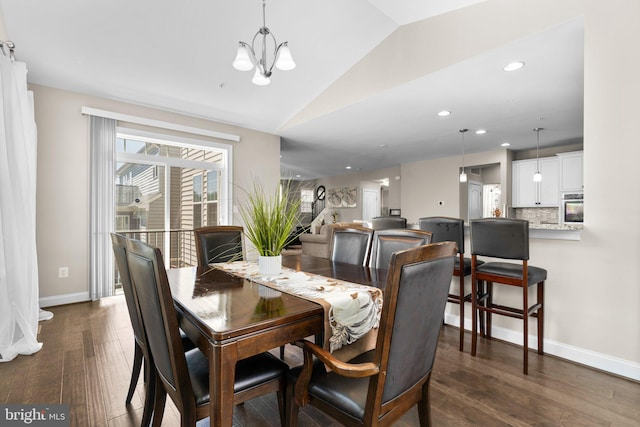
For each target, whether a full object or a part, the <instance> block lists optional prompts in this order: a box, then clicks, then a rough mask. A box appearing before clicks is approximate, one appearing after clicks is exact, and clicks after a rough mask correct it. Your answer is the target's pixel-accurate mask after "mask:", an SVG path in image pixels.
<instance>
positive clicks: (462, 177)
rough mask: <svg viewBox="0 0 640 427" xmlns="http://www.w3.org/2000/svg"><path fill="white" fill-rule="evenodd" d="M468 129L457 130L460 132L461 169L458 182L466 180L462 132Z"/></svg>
mask: <svg viewBox="0 0 640 427" xmlns="http://www.w3.org/2000/svg"><path fill="white" fill-rule="evenodd" d="M468 130H469V129H460V130H459V132H460V133H461V134H462V170H461V171H460V182H467V174H466V173H465V171H464V134H465V132H467V131H468Z"/></svg>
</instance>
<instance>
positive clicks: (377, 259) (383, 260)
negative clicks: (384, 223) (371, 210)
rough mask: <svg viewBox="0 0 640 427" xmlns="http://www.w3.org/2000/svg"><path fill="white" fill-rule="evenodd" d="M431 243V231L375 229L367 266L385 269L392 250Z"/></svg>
mask: <svg viewBox="0 0 640 427" xmlns="http://www.w3.org/2000/svg"><path fill="white" fill-rule="evenodd" d="M428 243H431V233H429V232H426V231H422V230H409V229H406V228H404V229H391V230H375V231H374V232H373V243H372V245H371V255H370V256H369V267H371V268H378V269H383V270H386V269H387V268H389V262H391V255H392V254H393V253H394V252H398V251H402V250H405V249H409V248H415V247H417V246H421V245H426V244H428Z"/></svg>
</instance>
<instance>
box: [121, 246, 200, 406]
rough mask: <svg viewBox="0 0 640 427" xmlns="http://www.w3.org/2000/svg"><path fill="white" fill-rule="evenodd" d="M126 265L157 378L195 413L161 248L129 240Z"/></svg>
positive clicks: (178, 400)
mask: <svg viewBox="0 0 640 427" xmlns="http://www.w3.org/2000/svg"><path fill="white" fill-rule="evenodd" d="M127 261H128V264H129V272H130V274H131V280H132V282H133V288H134V289H135V293H136V295H138V296H139V298H138V304H139V307H140V314H141V317H142V322H143V326H144V330H145V332H146V337H147V344H148V348H149V351H150V353H151V358H152V359H153V362H154V365H155V367H156V371H157V372H158V376H159V378H160V379H161V380H162V382H163V383H164V384H165V387H164V388H165V389H166V390H167V393H169V394H170V395H171V398H172V400H173V401H174V402H176V405H179V406H182V410H184V411H188V410H192V411H194V413H195V398H194V397H193V388H192V385H191V380H190V378H189V373H188V370H187V362H186V359H185V355H184V349H183V347H182V341H181V338H180V332H179V328H178V318H177V314H176V311H175V306H174V303H173V297H172V296H171V289H170V288H169V281H168V279H167V272H166V270H165V267H164V262H163V260H162V253H161V252H160V249H158V248H153V247H151V246H149V245H147V244H146V243H143V242H140V241H138V240H133V239H129V240H128V241H127ZM178 402H182V404H181V405H180V403H178ZM181 412H182V411H181Z"/></svg>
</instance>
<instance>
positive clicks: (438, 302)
mask: <svg viewBox="0 0 640 427" xmlns="http://www.w3.org/2000/svg"><path fill="white" fill-rule="evenodd" d="M456 252H457V250H456V246H455V243H453V242H441V243H432V244H429V245H426V246H420V247H417V248H414V249H408V250H406V251H401V252H396V253H394V254H393V255H392V256H391V263H390V266H389V267H390V268H389V273H388V276H387V284H386V286H385V291H384V302H383V307H382V315H381V319H380V329H379V331H378V341H377V343H376V360H379V361H380V365H379V366H380V373H385V374H386V375H377V376H374V377H372V378H371V382H370V384H369V397H368V399H371V397H372V393H377V394H378V397H377V398H376V401H378V402H381V404H382V409H381V411H380V414H384V413H385V412H387V410H385V409H384V407H385V405H386V404H389V405H390V407H392V406H393V405H394V403H393V402H392V401H393V400H394V399H396V398H399V397H401V396H403V395H404V396H408V395H412V394H413V395H414V396H415V393H410V392H407V391H408V390H411V389H415V388H416V387H417V388H418V390H419V389H420V387H422V385H424V383H425V382H426V381H428V380H429V376H430V374H431V370H432V368H433V362H434V360H435V354H436V349H437V344H438V337H439V333H440V328H441V327H442V321H443V318H444V309H445V305H446V302H447V296H448V294H449V285H450V284H451V278H452V276H453V262H454V257H455V255H456ZM380 393H381V394H382V395H381V397H380ZM418 394H419V393H418ZM403 398H404V397H403ZM409 399H411V398H409ZM414 403H415V402H414Z"/></svg>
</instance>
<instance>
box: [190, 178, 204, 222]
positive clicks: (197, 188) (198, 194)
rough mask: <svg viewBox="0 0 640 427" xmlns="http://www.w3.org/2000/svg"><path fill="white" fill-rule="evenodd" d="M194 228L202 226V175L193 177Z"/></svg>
mask: <svg viewBox="0 0 640 427" xmlns="http://www.w3.org/2000/svg"><path fill="white" fill-rule="evenodd" d="M192 200H193V228H198V227H202V175H200V174H198V175H195V176H194V177H193V199H192Z"/></svg>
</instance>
